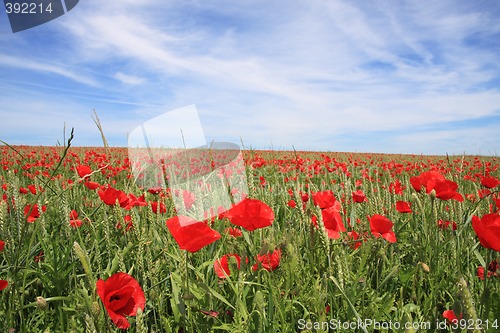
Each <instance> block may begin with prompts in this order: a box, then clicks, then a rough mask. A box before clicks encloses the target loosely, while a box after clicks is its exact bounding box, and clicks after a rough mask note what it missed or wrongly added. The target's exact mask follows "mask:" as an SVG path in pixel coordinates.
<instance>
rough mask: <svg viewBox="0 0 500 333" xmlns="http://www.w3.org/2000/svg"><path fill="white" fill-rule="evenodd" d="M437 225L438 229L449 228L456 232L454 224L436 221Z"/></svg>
mask: <svg viewBox="0 0 500 333" xmlns="http://www.w3.org/2000/svg"><path fill="white" fill-rule="evenodd" d="M437 225H438V227H439V228H441V229H443V230H446V229H448V228H451V229H452V230H457V224H456V223H455V222H450V221H443V220H438V222H437Z"/></svg>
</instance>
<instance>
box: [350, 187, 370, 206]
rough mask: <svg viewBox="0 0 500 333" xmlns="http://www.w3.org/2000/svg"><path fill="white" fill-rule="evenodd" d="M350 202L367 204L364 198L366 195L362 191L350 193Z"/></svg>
mask: <svg viewBox="0 0 500 333" xmlns="http://www.w3.org/2000/svg"><path fill="white" fill-rule="evenodd" d="M352 200H354V202H357V203H361V202H368V199H367V198H366V195H365V193H364V192H363V191H362V190H357V191H356V192H352Z"/></svg>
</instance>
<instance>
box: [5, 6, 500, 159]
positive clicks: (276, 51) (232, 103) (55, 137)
mask: <svg viewBox="0 0 500 333" xmlns="http://www.w3.org/2000/svg"><path fill="white" fill-rule="evenodd" d="M499 55H500V2H498V1H496V0H490V1H465V0H463V1H456V0H455V1H446V0H443V1H347V0H346V1H340V0H332V1H325V0H321V1H319V0H318V1H316V0H304V1H299V0H297V1H272V0H271V1H269V0H267V1H259V0H252V1H245V0H242V1H153V0H143V1H140V0H109V1H97V0H82V1H80V3H79V4H78V5H77V6H76V7H75V8H74V9H73V10H71V11H70V12H68V13H67V14H65V15H63V16H61V17H60V18H58V19H55V20H53V21H51V22H49V23H46V24H44V25H41V26H38V27H35V28H32V29H29V30H25V31H22V32H18V33H15V34H14V33H12V32H11V30H10V26H9V23H8V20H7V16H6V14H5V12H4V11H3V10H2V12H1V14H0V119H1V121H0V139H1V140H4V141H6V142H8V143H11V144H33V145H40V144H42V145H54V144H56V143H57V142H58V141H59V142H62V138H63V129H64V126H65V125H66V128H71V127H75V136H76V138H75V141H74V144H76V145H82V146H87V145H102V142H101V138H100V134H99V132H98V130H97V128H96V126H95V124H94V122H93V120H92V118H91V114H92V113H93V109H95V110H96V111H97V113H98V115H99V117H100V119H101V122H102V125H103V128H104V131H105V134H106V136H107V140H108V142H109V143H110V144H111V145H115V146H126V145H127V133H130V132H131V131H133V129H134V128H135V127H137V126H138V125H139V124H141V123H142V122H145V121H147V120H149V119H151V118H153V117H155V116H158V115H161V114H162V113H164V112H168V111H170V110H175V109H178V108H181V107H184V106H187V105H191V104H195V105H196V107H197V110H198V112H199V115H200V119H201V123H202V126H203V129H204V132H205V135H206V137H207V140H208V141H211V140H216V141H230V142H234V143H240V138H241V140H243V143H244V145H245V146H246V147H252V148H256V149H269V148H274V149H292V147H295V149H297V150H321V151H354V152H384V153H413V154H421V153H423V154H445V153H449V154H461V153H464V152H465V153H467V154H478V153H480V154H488V155H497V154H498V151H500V135H499V134H498V133H500V61H499V60H500V56H499Z"/></svg>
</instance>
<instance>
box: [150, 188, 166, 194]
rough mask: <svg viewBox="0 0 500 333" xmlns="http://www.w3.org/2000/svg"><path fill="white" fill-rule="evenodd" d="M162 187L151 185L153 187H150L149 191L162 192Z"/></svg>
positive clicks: (152, 192)
mask: <svg viewBox="0 0 500 333" xmlns="http://www.w3.org/2000/svg"><path fill="white" fill-rule="evenodd" d="M162 189H163V188H162V187H159V186H158V187H151V188H149V189H148V192H149V193H151V194H154V195H156V194H158V193H160V192H161V191H162Z"/></svg>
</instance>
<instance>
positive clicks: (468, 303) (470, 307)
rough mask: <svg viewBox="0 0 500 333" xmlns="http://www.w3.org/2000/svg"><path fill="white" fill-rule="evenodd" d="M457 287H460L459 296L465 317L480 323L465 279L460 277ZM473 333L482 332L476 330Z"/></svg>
mask: <svg viewBox="0 0 500 333" xmlns="http://www.w3.org/2000/svg"><path fill="white" fill-rule="evenodd" d="M457 285H458V295H459V296H460V299H461V300H462V308H463V310H464V317H465V318H466V319H472V320H473V321H474V323H476V322H478V321H479V319H478V317H477V313H476V308H475V306H474V300H473V299H472V295H471V293H470V290H469V287H468V286H467V282H466V281H465V279H464V278H463V277H460V279H458V283H457ZM473 332H481V330H480V329H478V328H475V329H474V330H473Z"/></svg>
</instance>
